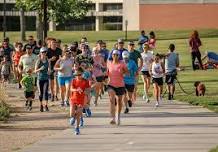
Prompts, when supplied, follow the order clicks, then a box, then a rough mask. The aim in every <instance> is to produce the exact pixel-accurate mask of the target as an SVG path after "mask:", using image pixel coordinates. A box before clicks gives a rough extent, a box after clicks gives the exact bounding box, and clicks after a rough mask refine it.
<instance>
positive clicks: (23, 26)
mask: <svg viewBox="0 0 218 152" xmlns="http://www.w3.org/2000/svg"><path fill="white" fill-rule="evenodd" d="M20 32H21V37H20V39H21V41H26V20H25V15H24V10H23V9H22V8H21V9H20Z"/></svg>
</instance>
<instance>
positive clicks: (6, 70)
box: [1, 61, 11, 75]
mask: <svg viewBox="0 0 218 152" xmlns="http://www.w3.org/2000/svg"><path fill="white" fill-rule="evenodd" d="M10 66H11V64H10V62H9V61H7V62H3V61H2V63H1V74H2V75H9V74H10Z"/></svg>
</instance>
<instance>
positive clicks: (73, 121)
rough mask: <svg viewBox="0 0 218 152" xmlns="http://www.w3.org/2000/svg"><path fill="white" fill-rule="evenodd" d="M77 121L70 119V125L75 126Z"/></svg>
mask: <svg viewBox="0 0 218 152" xmlns="http://www.w3.org/2000/svg"><path fill="white" fill-rule="evenodd" d="M75 121H76V119H75V118H74V117H72V118H70V120H69V122H70V125H71V126H73V125H74V124H75Z"/></svg>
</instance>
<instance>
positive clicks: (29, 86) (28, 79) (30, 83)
mask: <svg viewBox="0 0 218 152" xmlns="http://www.w3.org/2000/svg"><path fill="white" fill-rule="evenodd" d="M21 83H22V84H23V85H24V89H25V91H26V92H31V91H33V90H34V79H33V77H32V76H30V75H26V76H24V77H23V78H22V80H21Z"/></svg>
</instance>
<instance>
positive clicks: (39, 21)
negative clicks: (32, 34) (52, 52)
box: [36, 13, 43, 40]
mask: <svg viewBox="0 0 218 152" xmlns="http://www.w3.org/2000/svg"><path fill="white" fill-rule="evenodd" d="M36 30H37V39H38V40H43V16H42V14H40V13H39V14H38V15H37V17H36Z"/></svg>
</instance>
